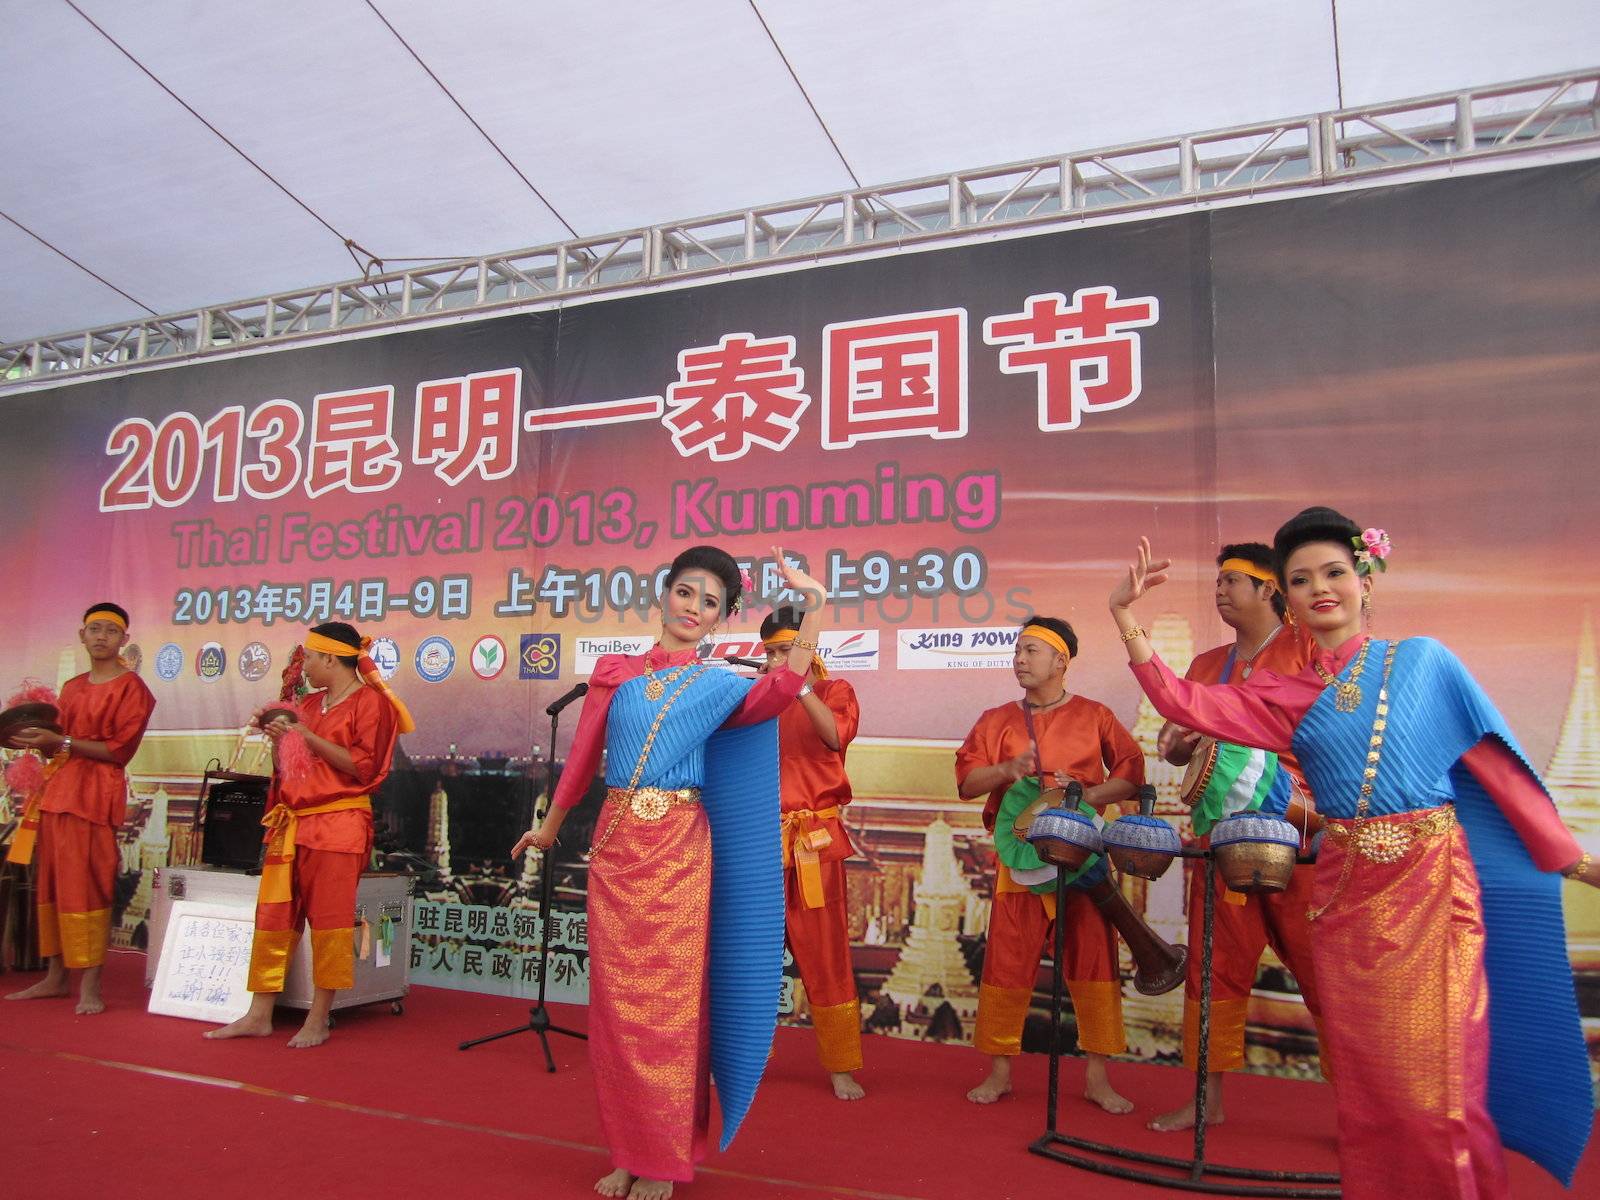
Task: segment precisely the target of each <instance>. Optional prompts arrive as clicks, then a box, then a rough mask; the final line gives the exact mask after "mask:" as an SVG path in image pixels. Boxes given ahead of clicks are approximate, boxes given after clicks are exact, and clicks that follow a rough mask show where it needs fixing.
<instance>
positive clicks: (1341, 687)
mask: <svg viewBox="0 0 1600 1200" xmlns="http://www.w3.org/2000/svg"><path fill="white" fill-rule="evenodd" d="M1370 649H1372V639H1371V638H1367V639H1366V640H1365V641H1364V642H1362V643H1361V653H1360V654H1358V655H1356V665H1355V666H1354V667H1353V668H1352V669H1351V671H1350V678H1349V679H1346V680H1344V681H1343V682H1341V681H1340V680H1339V677H1338V676H1336V675H1332V674H1330V673H1329V672H1328V670H1327V668H1325V667H1324V666H1323V665H1322V664H1321V663H1320V662H1317V661H1316V660H1315V659H1313V660H1312V662H1311V666H1312V668H1313V669H1314V670H1315V671H1316V673H1317V676H1318V677H1319V678H1320V679H1321V680H1322V683H1323V686H1324V687H1331V688H1332V689H1333V707H1334V708H1335V710H1337V711H1338V712H1342V713H1352V712H1355V710H1356V709H1358V708H1360V707H1361V687H1360V685H1359V683H1358V681H1359V680H1360V678H1361V668H1362V667H1364V666H1366V665H1367V651H1368V650H1370Z"/></svg>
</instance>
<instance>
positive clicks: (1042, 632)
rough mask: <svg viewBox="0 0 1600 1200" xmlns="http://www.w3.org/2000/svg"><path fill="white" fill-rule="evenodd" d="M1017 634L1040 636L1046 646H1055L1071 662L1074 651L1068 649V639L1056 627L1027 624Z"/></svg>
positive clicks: (1021, 636) (1019, 635) (1022, 636)
mask: <svg viewBox="0 0 1600 1200" xmlns="http://www.w3.org/2000/svg"><path fill="white" fill-rule="evenodd" d="M1017 636H1018V637H1019V638H1025V637H1031V638H1038V639H1039V640H1040V641H1041V642H1043V643H1044V644H1045V645H1046V646H1051V647H1054V648H1055V650H1056V651H1057V652H1058V653H1061V654H1065V655H1066V656H1067V659H1068V661H1069V662H1070V661H1071V659H1072V651H1071V650H1068V649H1067V641H1066V639H1065V638H1063V637H1062V636H1061V635H1060V634H1059V633H1057V632H1056V631H1055V630H1054V629H1050V628H1047V627H1046V626H1044V625H1026V626H1024V627H1023V630H1022V632H1021V633H1019V634H1017Z"/></svg>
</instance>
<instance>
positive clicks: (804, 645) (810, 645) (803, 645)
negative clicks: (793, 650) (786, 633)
mask: <svg viewBox="0 0 1600 1200" xmlns="http://www.w3.org/2000/svg"><path fill="white" fill-rule="evenodd" d="M789 644H790V645H791V646H799V647H800V649H802V650H815V649H816V648H817V644H816V643H815V642H802V641H801V640H800V639H799V638H795V640H794V641H792V642H790V643H789Z"/></svg>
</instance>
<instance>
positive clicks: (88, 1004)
mask: <svg viewBox="0 0 1600 1200" xmlns="http://www.w3.org/2000/svg"><path fill="white" fill-rule="evenodd" d="M105 1010H106V1002H105V1001H104V1000H102V999H100V992H99V990H98V989H96V990H95V991H93V992H91V991H90V990H89V989H88V988H84V989H83V990H82V991H80V992H79V993H78V1007H77V1008H75V1009H73V1010H72V1011H73V1012H75V1013H77V1014H78V1016H80V1017H92V1016H94V1015H95V1014H96V1013H103V1012H105Z"/></svg>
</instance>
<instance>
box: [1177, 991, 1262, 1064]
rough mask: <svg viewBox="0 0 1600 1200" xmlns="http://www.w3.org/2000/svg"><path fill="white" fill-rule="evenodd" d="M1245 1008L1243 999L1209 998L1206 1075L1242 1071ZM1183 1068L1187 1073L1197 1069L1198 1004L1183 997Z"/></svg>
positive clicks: (1198, 1049) (1196, 1001)
mask: <svg viewBox="0 0 1600 1200" xmlns="http://www.w3.org/2000/svg"><path fill="white" fill-rule="evenodd" d="M1249 1005H1250V1002H1249V1000H1245V999H1232V998H1228V999H1217V998H1215V997H1213V998H1212V1000H1211V1037H1210V1045H1208V1046H1207V1047H1206V1070H1207V1071H1241V1070H1243V1069H1244V1020H1245V1010H1246V1009H1247V1008H1248V1007H1249ZM1183 1065H1184V1066H1186V1067H1188V1068H1189V1070H1191V1071H1198V1070H1199V1069H1200V1002H1199V1001H1198V1000H1191V999H1189V998H1188V997H1187V996H1185V997H1184V1000H1183Z"/></svg>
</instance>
